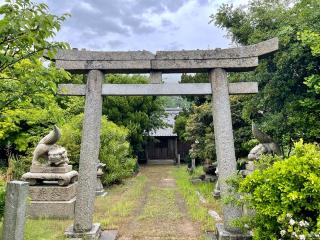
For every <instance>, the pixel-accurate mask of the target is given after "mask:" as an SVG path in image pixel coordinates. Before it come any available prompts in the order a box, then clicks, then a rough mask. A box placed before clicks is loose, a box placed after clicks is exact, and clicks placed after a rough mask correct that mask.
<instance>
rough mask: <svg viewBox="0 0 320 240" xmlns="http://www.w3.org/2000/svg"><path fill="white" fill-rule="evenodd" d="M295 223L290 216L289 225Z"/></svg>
mask: <svg viewBox="0 0 320 240" xmlns="http://www.w3.org/2000/svg"><path fill="white" fill-rule="evenodd" d="M295 223H296V221H295V220H293V219H292V218H291V219H290V221H289V224H290V225H291V226H293V225H294V224H295Z"/></svg>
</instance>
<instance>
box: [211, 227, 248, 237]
mask: <svg viewBox="0 0 320 240" xmlns="http://www.w3.org/2000/svg"><path fill="white" fill-rule="evenodd" d="M213 239H216V240H251V239H252V236H251V235H248V234H242V233H231V232H228V231H226V230H225V229H224V226H223V224H222V223H217V224H216V238H213Z"/></svg>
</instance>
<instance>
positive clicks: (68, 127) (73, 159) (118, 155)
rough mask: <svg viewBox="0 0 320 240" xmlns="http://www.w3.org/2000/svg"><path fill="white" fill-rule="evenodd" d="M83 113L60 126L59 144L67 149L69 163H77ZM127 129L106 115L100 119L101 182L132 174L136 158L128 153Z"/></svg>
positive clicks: (110, 181) (112, 180)
mask: <svg viewBox="0 0 320 240" xmlns="http://www.w3.org/2000/svg"><path fill="white" fill-rule="evenodd" d="M82 121H83V114H80V115H77V116H74V117H73V118H71V119H70V121H68V122H67V123H66V124H64V125H63V126H62V127H61V131H62V134H61V135H62V136H61V139H60V141H59V144H60V145H62V146H64V147H65V148H66V149H67V151H68V157H69V160H70V163H71V164H73V165H74V166H76V167H77V166H78V165H79V159H80V146H81V131H82ZM127 137H128V129H126V128H124V127H119V126H117V125H116V124H114V123H113V122H111V121H108V120H107V119H106V117H102V119H101V136H100V154H99V159H100V162H102V163H104V164H106V166H105V169H104V172H105V174H104V175H103V178H102V182H103V183H104V184H105V185H107V184H112V183H116V182H120V181H121V180H122V179H123V178H126V177H129V176H131V175H132V174H133V172H134V170H135V167H136V159H134V158H132V157H131V156H130V155H131V153H130V145H129V143H128V142H127V140H126V139H127Z"/></svg>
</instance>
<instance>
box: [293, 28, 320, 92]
mask: <svg viewBox="0 0 320 240" xmlns="http://www.w3.org/2000/svg"><path fill="white" fill-rule="evenodd" d="M298 39H299V40H300V41H302V43H304V44H305V45H306V46H308V47H310V49H311V53H312V55H313V56H316V57H319V56H320V34H319V33H315V32H312V31H310V30H305V31H303V32H299V33H298ZM305 80H306V81H305V84H306V85H307V86H308V87H310V88H311V89H312V90H313V91H315V92H316V93H317V94H320V74H313V75H311V76H309V77H306V78H305Z"/></svg>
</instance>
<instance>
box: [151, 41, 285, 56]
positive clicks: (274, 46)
mask: <svg viewBox="0 0 320 240" xmlns="http://www.w3.org/2000/svg"><path fill="white" fill-rule="evenodd" d="M278 48H279V40H278V38H272V39H269V40H267V41H264V42H260V43H258V44H254V45H250V46H244V47H238V48H227V49H221V48H217V49H214V50H182V51H158V52H157V53H156V59H163V60H168V59H171V60H189V59H197V60H201V59H234V58H248V57H258V56H262V55H265V54H267V53H271V52H274V51H276V50H278Z"/></svg>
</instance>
